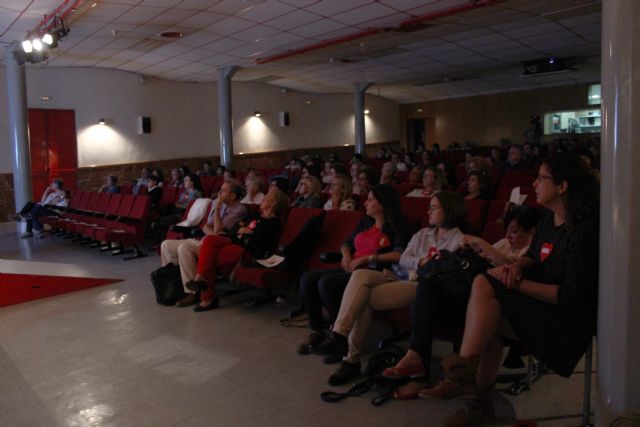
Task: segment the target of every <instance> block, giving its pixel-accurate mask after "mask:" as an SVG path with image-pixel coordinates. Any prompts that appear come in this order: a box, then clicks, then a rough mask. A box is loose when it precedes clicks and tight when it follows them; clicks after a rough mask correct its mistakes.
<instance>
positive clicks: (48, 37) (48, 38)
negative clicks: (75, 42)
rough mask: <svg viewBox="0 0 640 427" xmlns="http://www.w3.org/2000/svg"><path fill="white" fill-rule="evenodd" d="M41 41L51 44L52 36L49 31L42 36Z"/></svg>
mask: <svg viewBox="0 0 640 427" xmlns="http://www.w3.org/2000/svg"><path fill="white" fill-rule="evenodd" d="M42 42H43V43H44V44H46V45H49V46H51V45H52V44H53V36H52V35H51V34H49V33H47V34H45V35H44V36H42Z"/></svg>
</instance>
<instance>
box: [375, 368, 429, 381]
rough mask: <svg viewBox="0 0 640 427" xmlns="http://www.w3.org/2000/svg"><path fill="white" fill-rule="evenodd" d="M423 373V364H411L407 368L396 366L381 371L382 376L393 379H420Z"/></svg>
mask: <svg viewBox="0 0 640 427" xmlns="http://www.w3.org/2000/svg"><path fill="white" fill-rule="evenodd" d="M425 374H426V373H425V371H424V366H411V367H408V368H403V367H399V366H396V367H393V368H387V369H385V370H384V371H382V376H383V377H385V378H388V379H394V380H396V379H401V378H411V379H420V378H423V377H424V376H425Z"/></svg>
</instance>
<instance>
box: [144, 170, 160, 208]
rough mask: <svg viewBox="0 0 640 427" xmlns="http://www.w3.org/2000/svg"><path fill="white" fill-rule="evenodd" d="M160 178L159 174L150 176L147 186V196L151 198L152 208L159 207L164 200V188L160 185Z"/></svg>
mask: <svg viewBox="0 0 640 427" xmlns="http://www.w3.org/2000/svg"><path fill="white" fill-rule="evenodd" d="M159 181H160V179H159V178H158V176H157V175H151V176H150V177H149V185H148V186H147V196H149V198H150V199H151V208H152V209H158V208H159V207H160V202H161V200H162V193H163V188H162V187H161V186H160V182H159Z"/></svg>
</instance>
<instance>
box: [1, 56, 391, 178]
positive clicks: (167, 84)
mask: <svg viewBox="0 0 640 427" xmlns="http://www.w3.org/2000/svg"><path fill="white" fill-rule="evenodd" d="M44 95H47V96H50V97H51V98H52V99H51V100H50V101H47V102H45V101H42V100H41V99H40V97H41V96H44ZM27 96H28V105H29V107H30V108H58V109H72V110H75V112H76V129H77V136H78V164H79V166H80V167H87V166H92V165H110V164H123V163H134V162H148V161H156V160H164V159H174V158H189V157H210V156H216V155H218V154H219V127H218V109H217V105H218V104H217V87H216V84H215V83H186V82H173V81H164V80H156V79H148V80H146V81H145V82H144V83H141V80H140V77H139V76H138V75H137V74H133V73H127V72H122V71H115V70H107V69H98V68H40V67H38V68H35V67H33V68H28V69H27ZM232 98H233V126H234V152H235V153H239V152H245V153H256V152H265V151H275V150H283V149H288V148H289V149H296V148H305V147H309V148H312V147H324V146H340V145H343V144H353V140H354V130H353V95H352V94H303V93H300V92H295V91H286V92H285V93H283V91H281V90H280V89H279V88H277V87H274V86H270V85H266V84H258V83H242V82H238V83H233V85H232ZM306 100H310V101H311V104H309V105H308V104H306V103H305V101H306ZM6 103H7V100H6V81H5V78H4V70H0V152H2V153H5V155H2V156H0V173H7V172H11V170H12V166H11V157H10V153H11V152H12V151H11V147H10V144H9V141H8V129H7V117H6V108H7V106H6ZM367 107H368V108H370V109H371V111H372V113H371V115H370V116H368V117H367V119H366V125H367V142H369V143H376V142H387V141H397V140H399V128H398V124H399V121H398V116H399V106H398V104H396V103H395V102H392V101H388V100H385V99H382V98H378V97H374V96H367ZM255 110H260V111H261V112H262V114H263V116H262V118H260V119H257V118H254V117H253V112H254V111H255ZM278 111H288V112H289V114H290V118H291V125H290V126H289V127H286V128H285V127H279V126H278ZM142 115H143V116H149V117H151V120H152V133H151V134H148V135H138V134H137V131H136V117H137V116H142ZM100 118H104V119H106V121H107V126H99V125H98V124H97V123H98V119H100Z"/></svg>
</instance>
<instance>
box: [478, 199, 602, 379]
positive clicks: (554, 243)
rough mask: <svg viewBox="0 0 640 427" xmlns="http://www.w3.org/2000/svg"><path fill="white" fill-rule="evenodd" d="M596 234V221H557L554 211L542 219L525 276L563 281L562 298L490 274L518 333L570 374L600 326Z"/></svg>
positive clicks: (554, 367) (553, 366)
mask: <svg viewBox="0 0 640 427" xmlns="http://www.w3.org/2000/svg"><path fill="white" fill-rule="evenodd" d="M598 237H599V236H598V223H597V222H595V221H594V222H592V223H590V224H583V225H579V226H576V227H574V228H572V229H571V228H569V227H568V226H567V225H566V224H563V225H561V226H559V227H555V226H554V224H553V213H552V212H551V211H547V212H545V214H544V215H543V217H542V219H541V220H540V222H539V224H538V227H537V228H536V233H535V236H534V239H533V242H532V244H531V247H530V248H529V252H528V253H527V255H526V256H527V257H528V258H531V259H533V260H534V261H535V265H534V266H533V267H532V268H530V269H529V270H526V271H525V272H524V278H525V279H529V280H534V281H536V282H541V283H548V284H555V285H559V288H558V304H550V303H547V302H544V301H541V300H539V299H537V298H533V297H530V296H528V295H525V294H523V293H521V292H520V291H517V290H510V289H507V288H506V287H505V286H504V285H503V284H502V283H501V282H500V281H498V280H496V279H494V278H493V277H491V276H488V275H487V277H488V279H489V281H490V282H491V284H492V285H493V289H494V291H495V293H496V297H497V298H498V300H499V301H500V304H501V306H502V310H503V316H504V317H505V318H506V319H507V320H508V321H509V323H510V324H511V326H512V327H513V330H514V332H515V333H516V335H517V336H518V338H519V339H520V340H522V342H523V343H524V344H525V345H526V346H527V348H528V349H529V350H530V351H531V353H532V354H533V355H534V356H536V357H537V358H538V359H540V360H541V361H542V362H543V363H545V364H546V365H547V366H548V367H549V368H551V369H552V370H553V371H554V372H556V373H558V374H559V375H562V376H564V377H568V376H570V375H571V373H572V372H573V370H574V368H575V366H576V364H577V363H578V361H579V360H580V358H581V357H582V355H583V354H584V352H585V351H586V349H587V347H588V345H589V343H590V342H591V339H592V337H593V335H594V334H595V331H596V315H597V298H598Z"/></svg>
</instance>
